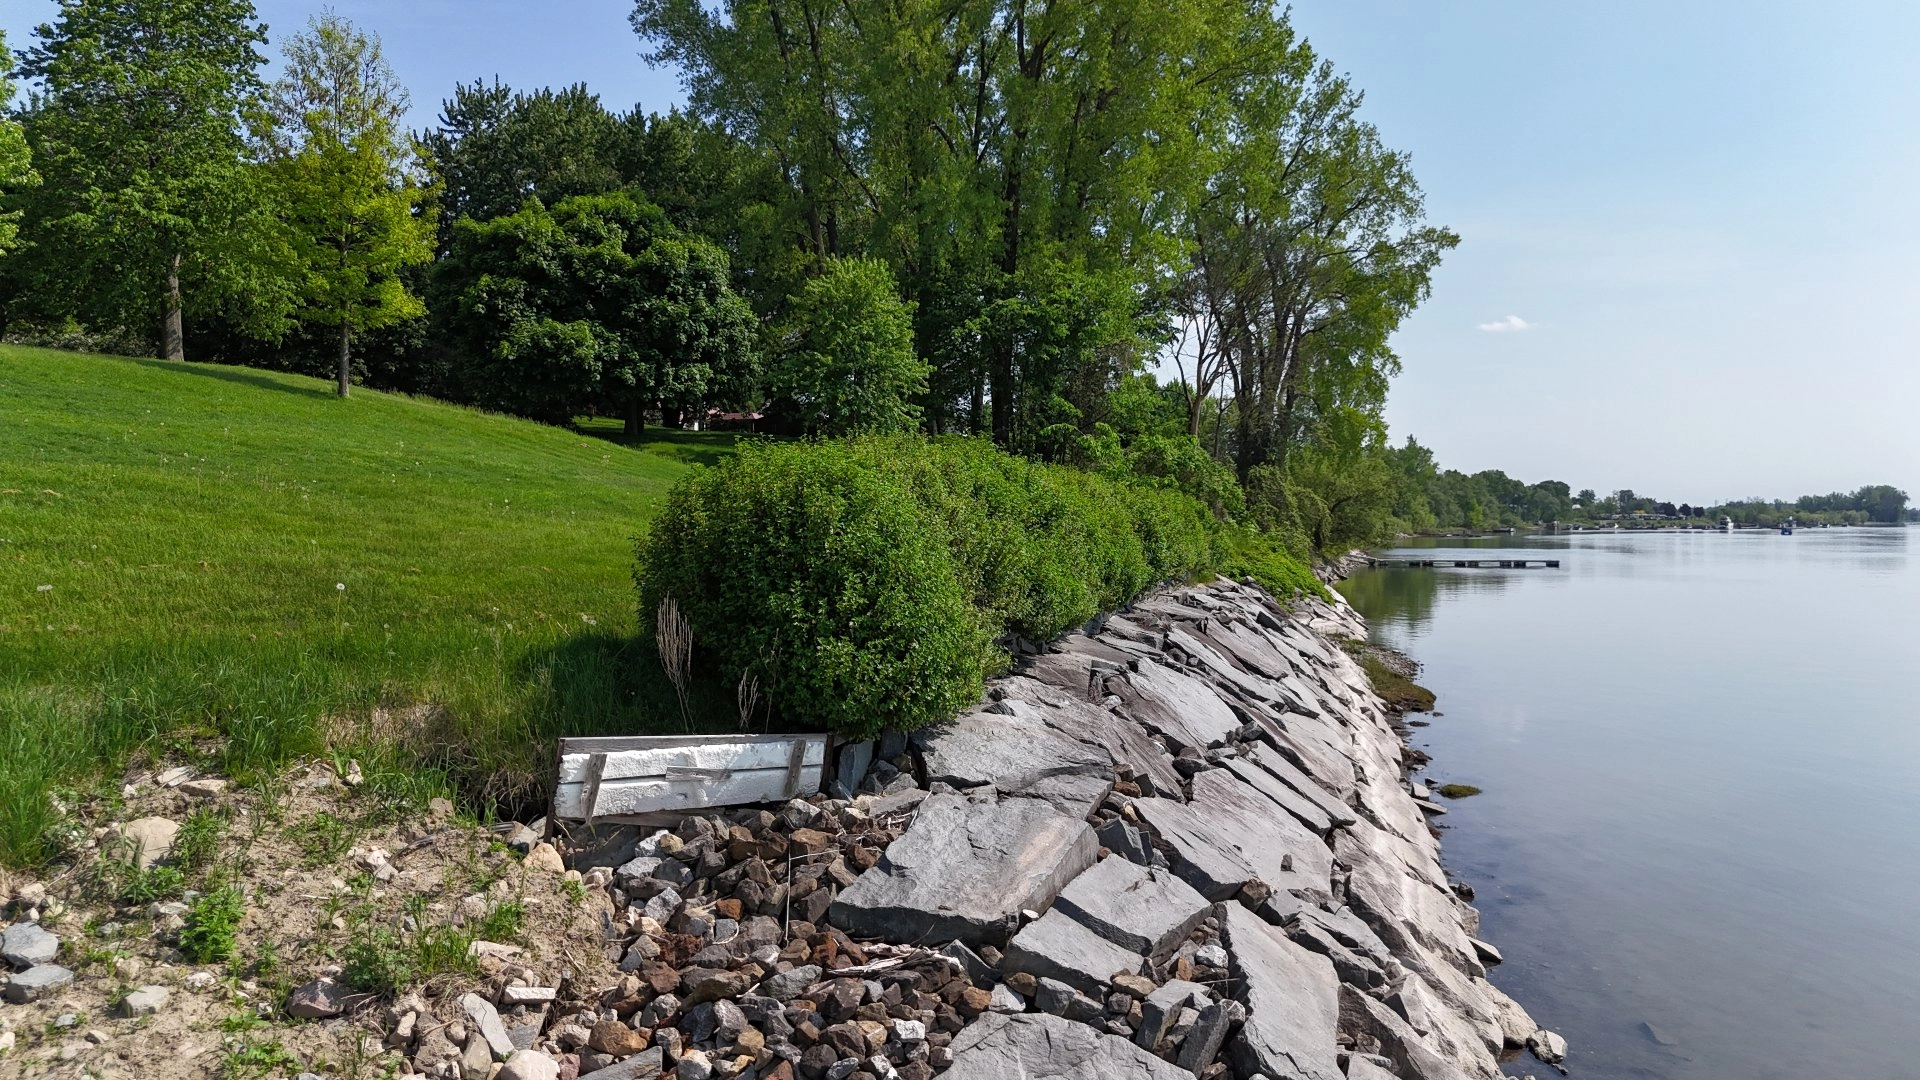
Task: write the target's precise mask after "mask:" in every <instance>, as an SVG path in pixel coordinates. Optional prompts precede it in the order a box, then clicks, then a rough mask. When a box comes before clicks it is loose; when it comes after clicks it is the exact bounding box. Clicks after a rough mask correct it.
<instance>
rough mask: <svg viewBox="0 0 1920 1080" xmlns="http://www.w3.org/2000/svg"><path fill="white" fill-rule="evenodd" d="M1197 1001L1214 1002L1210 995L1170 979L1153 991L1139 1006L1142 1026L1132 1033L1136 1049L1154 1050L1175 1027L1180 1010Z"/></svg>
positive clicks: (1194, 983)
mask: <svg viewBox="0 0 1920 1080" xmlns="http://www.w3.org/2000/svg"><path fill="white" fill-rule="evenodd" d="M1195 1000H1200V1001H1203V1002H1205V1001H1211V1000H1212V998H1211V991H1209V990H1208V989H1207V988H1206V987H1204V986H1202V985H1200V984H1199V983H1197V982H1189V981H1187V980H1185V979H1169V980H1167V981H1166V982H1165V983H1162V984H1161V985H1159V986H1156V987H1154V988H1153V993H1151V994H1148V995H1147V997H1146V1000H1144V1001H1142V1002H1141V1003H1140V1026H1139V1027H1137V1028H1135V1029H1134V1032H1133V1042H1134V1045H1135V1046H1138V1047H1140V1048H1141V1049H1142V1050H1151V1049H1153V1048H1154V1047H1156V1046H1158V1045H1160V1040H1161V1039H1163V1038H1166V1035H1167V1029H1169V1028H1171V1027H1173V1021H1174V1019H1175V1018H1176V1017H1178V1016H1179V1015H1180V1010H1181V1009H1184V1008H1186V1007H1187V1006H1188V1005H1189V1004H1192V1003H1193V1002H1194V1001H1195Z"/></svg>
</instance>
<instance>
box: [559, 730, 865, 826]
mask: <svg viewBox="0 0 1920 1080" xmlns="http://www.w3.org/2000/svg"><path fill="white" fill-rule="evenodd" d="M826 760H827V736H826V735H824V734H822V735H739V736H728V735H713V736H683V735H663V736H632V737H626V738H611V739H561V740H560V752H559V770H558V776H557V777H556V781H557V782H556V784H555V787H554V793H553V816H554V817H555V818H557V819H565V820H573V821H588V820H592V819H594V818H600V817H608V816H612V815H622V814H642V813H648V812H651V811H660V810H694V809H699V808H701V807H707V806H733V805H739V804H743V803H757V802H782V801H784V800H786V799H790V798H795V797H797V796H802V795H810V794H813V793H814V792H816V791H819V790H820V785H821V779H822V776H823V774H824V772H825V768H826Z"/></svg>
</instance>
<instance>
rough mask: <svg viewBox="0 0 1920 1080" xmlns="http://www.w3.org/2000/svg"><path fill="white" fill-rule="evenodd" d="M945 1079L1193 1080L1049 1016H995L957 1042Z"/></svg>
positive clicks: (1118, 1042)
mask: <svg viewBox="0 0 1920 1080" xmlns="http://www.w3.org/2000/svg"><path fill="white" fill-rule="evenodd" d="M952 1049H953V1066H952V1068H950V1069H948V1070H947V1071H946V1072H945V1073H944V1074H942V1076H943V1080H1010V1078H1014V1077H1018V1078H1020V1080H1193V1074H1192V1073H1190V1072H1188V1071H1187V1070H1185V1069H1182V1068H1180V1067H1179V1066H1178V1065H1174V1064H1172V1063H1171V1062H1167V1061H1162V1060H1160V1059H1159V1058H1157V1057H1154V1056H1153V1055H1152V1054H1149V1053H1147V1052H1146V1051H1145V1050H1142V1049H1140V1048H1139V1047H1137V1046H1135V1045H1133V1044H1132V1043H1130V1042H1128V1041H1127V1040H1125V1039H1122V1038H1120V1037H1119V1036H1116V1035H1108V1034H1105V1033H1103V1032H1099V1031H1095V1030H1094V1029H1093V1028H1091V1027H1088V1026H1087V1025H1085V1024H1076V1023H1074V1022H1073V1021H1071V1020H1067V1019H1064V1018H1062V1017H1058V1016H1050V1015H1048V1014H1046V1013H1024V1014H1021V1015H1018V1016H1009V1015H1005V1014H1000V1013H989V1014H988V1015H986V1016H982V1017H981V1018H980V1019H979V1020H977V1021H975V1022H974V1023H972V1024H969V1025H967V1026H966V1028H965V1029H963V1030H962V1031H961V1032H960V1034H958V1035H956V1036H954V1039H953V1045H952Z"/></svg>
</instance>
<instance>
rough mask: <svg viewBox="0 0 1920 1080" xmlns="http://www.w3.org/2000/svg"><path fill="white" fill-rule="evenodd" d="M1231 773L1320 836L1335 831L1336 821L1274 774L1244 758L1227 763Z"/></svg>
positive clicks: (1236, 758)
mask: <svg viewBox="0 0 1920 1080" xmlns="http://www.w3.org/2000/svg"><path fill="white" fill-rule="evenodd" d="M1226 767H1227V769H1228V771H1230V772H1232V773H1233V775H1234V776H1236V777H1238V778H1239V779H1240V781H1241V782H1242V783H1244V784H1246V785H1247V786H1248V787H1250V788H1252V789H1254V790H1255V791H1258V792H1259V793H1260V794H1262V795H1265V796H1266V797H1267V798H1268V799H1271V800H1272V801H1273V804H1274V805H1275V806H1278V807H1279V808H1280V809H1282V810H1285V811H1286V812H1287V813H1289V814H1292V815H1293V819H1294V820H1295V821H1298V822H1299V823H1300V824H1302V825H1304V826H1306V827H1307V829H1308V830H1309V831H1311V832H1313V833H1314V834H1316V835H1319V836H1326V835H1327V834H1329V833H1331V832H1332V831H1333V819H1332V818H1330V817H1328V816H1327V812H1326V811H1325V810H1322V809H1321V808H1320V807H1319V806H1318V805H1316V804H1315V803H1314V801H1313V800H1312V799H1309V798H1306V797H1305V796H1303V795H1301V794H1300V793H1299V792H1297V791H1295V790H1293V789H1292V788H1290V787H1288V786H1287V785H1285V784H1283V783H1281V782H1280V781H1279V779H1278V778H1276V777H1275V776H1274V775H1273V774H1272V773H1270V772H1268V771H1267V770H1265V769H1263V768H1261V767H1260V766H1258V765H1255V764H1254V763H1253V762H1251V761H1247V760H1246V759H1244V758H1239V757H1231V758H1228V759H1227V761H1226Z"/></svg>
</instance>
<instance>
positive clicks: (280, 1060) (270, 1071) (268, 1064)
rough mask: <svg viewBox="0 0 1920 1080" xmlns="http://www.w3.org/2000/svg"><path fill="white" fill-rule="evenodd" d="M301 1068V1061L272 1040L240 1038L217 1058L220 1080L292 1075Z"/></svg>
mask: <svg viewBox="0 0 1920 1080" xmlns="http://www.w3.org/2000/svg"><path fill="white" fill-rule="evenodd" d="M300 1068H301V1062H300V1059H299V1058H298V1057H295V1056H294V1054H293V1052H292V1051H290V1050H288V1049H287V1048H286V1047H285V1046H282V1045H281V1044H280V1043H278V1042H275V1041H272V1040H254V1039H242V1040H240V1042H239V1044H238V1045H236V1046H234V1047H232V1048H230V1049H229V1050H227V1052H226V1053H225V1055H224V1056H222V1057H221V1059H220V1076H221V1080H256V1078H260V1077H268V1076H276V1075H279V1074H282V1073H286V1074H291V1073H294V1072H297V1071H299V1070H300Z"/></svg>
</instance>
